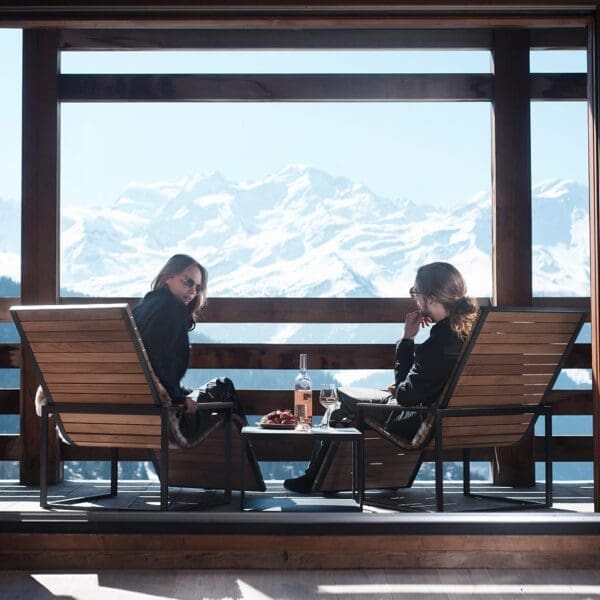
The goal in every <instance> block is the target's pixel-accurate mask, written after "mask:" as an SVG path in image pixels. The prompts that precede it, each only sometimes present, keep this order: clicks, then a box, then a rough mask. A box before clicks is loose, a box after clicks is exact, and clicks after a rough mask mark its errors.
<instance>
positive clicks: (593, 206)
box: [588, 9, 600, 512]
mask: <svg viewBox="0 0 600 600" xmlns="http://www.w3.org/2000/svg"><path fill="white" fill-rule="evenodd" d="M588 84H589V87H588V89H589V106H588V115H589V117H588V145H589V146H588V150H589V151H588V157H589V158H588V165H589V169H588V170H589V193H590V259H591V264H590V312H591V329H592V361H591V363H592V405H593V415H594V417H593V428H594V429H593V431H594V510H595V511H596V512H600V387H599V386H600V273H599V269H600V257H599V252H600V146H599V135H600V126H599V124H598V119H600V89H599V86H600V9H598V10H596V14H595V21H594V26H593V27H592V29H591V32H590V49H589V52H588Z"/></svg>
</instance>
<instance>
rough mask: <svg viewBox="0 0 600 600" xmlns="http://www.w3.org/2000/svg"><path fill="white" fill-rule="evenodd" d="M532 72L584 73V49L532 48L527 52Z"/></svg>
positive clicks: (585, 61) (585, 65)
mask: <svg viewBox="0 0 600 600" xmlns="http://www.w3.org/2000/svg"><path fill="white" fill-rule="evenodd" d="M529 61H530V62H529V70H530V71H531V72H532V73H585V72H587V52H586V51H585V50H532V51H531V53H530V54H529Z"/></svg>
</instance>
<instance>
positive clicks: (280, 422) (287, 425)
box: [258, 410, 298, 429]
mask: <svg viewBox="0 0 600 600" xmlns="http://www.w3.org/2000/svg"><path fill="white" fill-rule="evenodd" d="M296 425H298V419H297V418H296V416H295V415H294V413H293V412H292V411H291V410H272V411H271V412H270V413H267V414H266V415H265V416H264V417H262V419H261V420H260V421H259V422H258V426H259V427H262V428H263V429H294V427H296Z"/></svg>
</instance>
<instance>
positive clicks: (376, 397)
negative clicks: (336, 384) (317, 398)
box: [305, 388, 422, 482]
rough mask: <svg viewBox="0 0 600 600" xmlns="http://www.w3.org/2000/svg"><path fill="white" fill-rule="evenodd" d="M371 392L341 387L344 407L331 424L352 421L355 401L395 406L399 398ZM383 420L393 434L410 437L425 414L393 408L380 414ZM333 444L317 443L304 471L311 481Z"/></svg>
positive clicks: (332, 415) (385, 393) (339, 410)
mask: <svg viewBox="0 0 600 600" xmlns="http://www.w3.org/2000/svg"><path fill="white" fill-rule="evenodd" d="M370 391H371V390H360V392H359V391H358V390H356V391H354V390H352V389H351V388H339V389H338V397H339V400H340V404H341V407H340V408H338V409H337V410H335V411H333V413H332V414H331V420H330V423H331V426H332V427H344V426H345V425H346V423H348V424H349V421H350V420H351V419H352V417H353V416H354V415H355V414H356V404H357V403H359V402H361V403H362V402H364V403H370V404H390V405H391V404H393V405H396V401H395V399H394V397H393V396H392V395H391V394H389V393H387V392H381V391H380V390H372V394H369V392H370ZM396 406H397V405H396ZM384 413H385V411H384ZM381 422H382V423H383V424H385V429H386V430H387V431H389V432H390V433H393V434H395V435H399V436H402V437H404V438H406V439H408V440H411V439H412V438H413V437H414V435H415V434H416V433H417V431H418V429H419V427H420V426H421V423H422V417H421V415H420V414H419V413H416V412H414V411H410V410H403V411H400V412H398V411H394V412H392V411H390V412H389V413H385V414H383V415H382V416H381ZM331 444H332V442H327V441H326V442H319V443H318V444H316V445H315V448H314V449H313V453H312V456H311V459H310V462H309V464H308V467H307V468H306V471H305V476H306V477H307V478H308V479H309V480H310V481H312V482H314V480H315V477H316V476H317V473H318V472H319V469H320V468H321V465H322V464H323V461H324V460H325V456H326V455H327V451H328V450H329V448H330V446H331Z"/></svg>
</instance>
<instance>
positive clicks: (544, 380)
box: [459, 373, 552, 386]
mask: <svg viewBox="0 0 600 600" xmlns="http://www.w3.org/2000/svg"><path fill="white" fill-rule="evenodd" d="M551 378H552V373H548V374H546V375H535V374H527V375H463V376H462V377H461V378H460V380H459V381H460V383H459V385H461V386H463V385H464V386H470V385H477V386H479V385H485V386H488V385H489V386H497V385H517V384H523V385H547V384H548V383H549V382H550V379H551Z"/></svg>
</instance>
